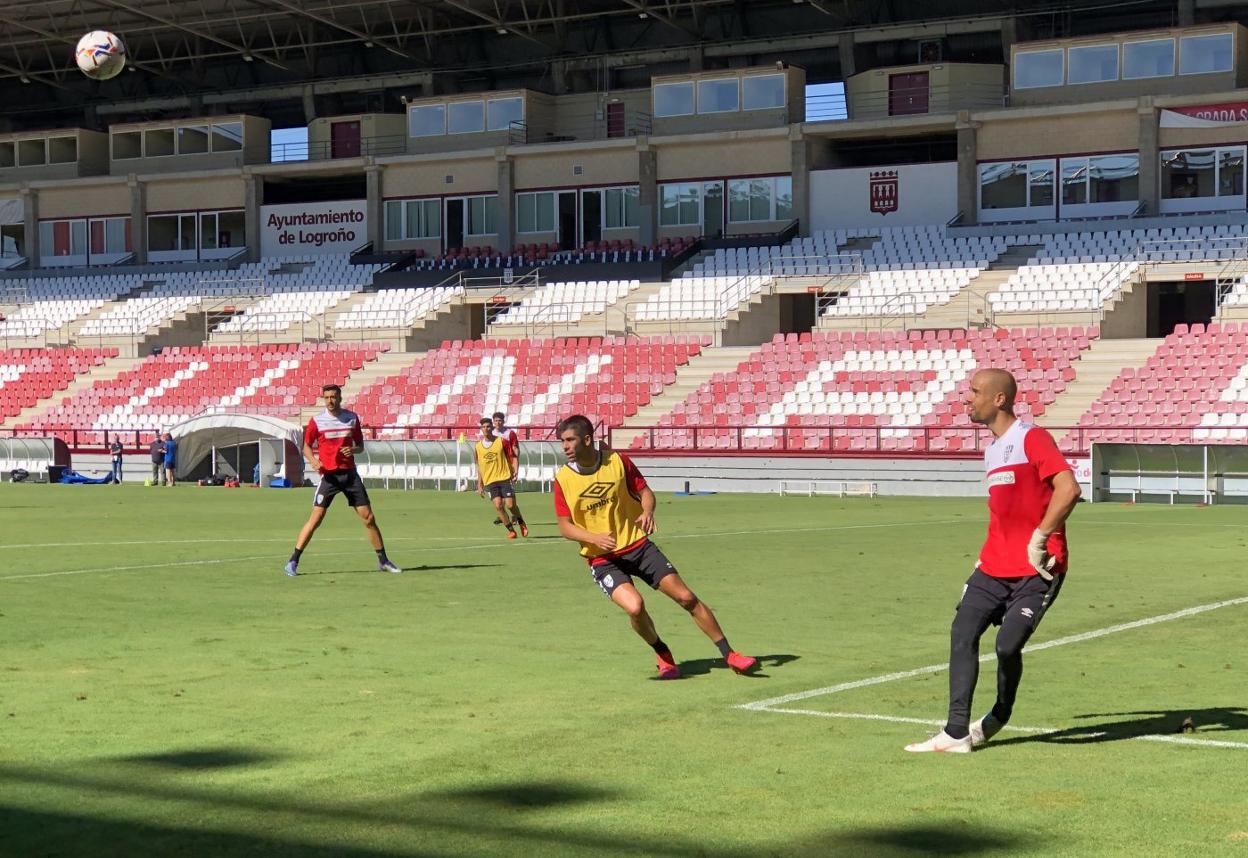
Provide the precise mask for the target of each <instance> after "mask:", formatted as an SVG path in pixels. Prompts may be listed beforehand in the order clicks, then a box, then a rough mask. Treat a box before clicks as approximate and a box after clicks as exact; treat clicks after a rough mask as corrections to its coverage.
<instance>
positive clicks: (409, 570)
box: [299, 563, 501, 578]
mask: <svg viewBox="0 0 1248 858" xmlns="http://www.w3.org/2000/svg"><path fill="white" fill-rule="evenodd" d="M499 565H501V564H499V563H446V564H441V565H437V566H405V567H403V573H402V574H403V575H408V574H415V573H417V572H445V571H448V570H453V569H489V568H491V567H494V566H499ZM305 575H384V576H386V577H387V578H389V577H390V573H387V572H381V571H378V570H377V569H338V570H333V569H326V570H324V571H323V572H300V573H299V577H300V578H302V577H304V576H305ZM394 577H395V578H401V577H402V575H394Z"/></svg>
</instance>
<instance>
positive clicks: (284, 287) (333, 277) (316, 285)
mask: <svg viewBox="0 0 1248 858" xmlns="http://www.w3.org/2000/svg"><path fill="white" fill-rule="evenodd" d="M384 267H385V266H384V265H382V264H379V263H373V264H361V265H353V264H351V262H350V258H349V257H347V256H324V257H319V258H318V257H312V258H310V259H308V258H305V259H299V258H282V257H278V258H273V259H262V260H261V261H260V262H258V263H246V264H244V265H242V266H240V267H239V270H238V278H239V281H240V282H247V281H249V280H251V279H252V278H255V279H256V280H258V281H259V282H262V283H263V284H264V287H265V289H267V290H268V291H269V293H270V294H268V295H267V296H266V297H264V298H262V299H260V300H259V301H257V302H256V303H254V304H252V305H251V306H250V307H247V308H246V309H244V310H243V312H242V313H240V314H238V315H236V316H234V317H233V318H230V319H227V320H226V321H224V322H222V323H221V324H220V325H218V326H217V327H216V331H217V332H218V333H229V332H233V331H284V330H286V329H287V328H289V327H291V326H292V325H296V324H299V323H301V322H306V321H311V320H313V319H315V317H317V316H320V315H321V314H322V313H324V312H325V311H327V310H329V309H330V308H331V307H333V306H334V305H335V304H337V303H338V302H340V301H342V300H344V299H346V298H347V297H349V296H350V295H351V294H352V293H354V292H357V291H359V290H360V289H362V288H364V287H365V286H367V285H368V284H369V283H370V282H371V281H372V277H373V274H374V273H375V272H377V271H379V270H380V269H382V268H384Z"/></svg>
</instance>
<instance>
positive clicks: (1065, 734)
mask: <svg viewBox="0 0 1248 858" xmlns="http://www.w3.org/2000/svg"><path fill="white" fill-rule="evenodd" d="M1075 718H1076V719H1077V720H1084V719H1087V720H1088V721H1092V719H1103V718H1116V719H1118V720H1115V721H1101V722H1096V723H1087V724H1080V725H1078V726H1075V727H1067V728H1066V729H1065V730H1057V731H1055V732H1052V733H1036V734H1034V735H1031V736H1012V737H1010V738H1008V739H1001V738H1000V737H998V738H997V739H994V740H993V741H992V742H990V743H989V744H988V745H987V746H985V747H986V748H993V747H1002V746H1005V745H1019V744H1023V743H1025V742H1050V743H1057V744H1062V745H1091V744H1096V743H1099V742H1119V741H1122V740H1124V739H1138V738H1140V737H1142V736H1168V735H1178V734H1182V733H1184V729H1183V728H1184V722H1185V721H1187V720H1188V719H1190V722H1191V727H1192V729H1191V731H1190V733H1191V735H1193V737H1195V738H1199V737H1200V736H1201V735H1202V734H1207V733H1226V732H1230V731H1234V730H1240V731H1245V732H1248V709H1245V708H1244V707H1242V706H1214V707H1208V708H1205V709H1175V710H1143V711H1136V712H1093V713H1089V714H1087V715H1076V716H1075Z"/></svg>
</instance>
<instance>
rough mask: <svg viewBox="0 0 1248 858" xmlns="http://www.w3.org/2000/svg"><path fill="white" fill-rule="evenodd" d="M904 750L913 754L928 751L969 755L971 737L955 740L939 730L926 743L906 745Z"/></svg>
mask: <svg viewBox="0 0 1248 858" xmlns="http://www.w3.org/2000/svg"><path fill="white" fill-rule="evenodd" d="M906 750H907V751H910V752H911V753H913V754H923V753H927V752H929V751H936V752H941V753H946V754H969V753H970V752H971V737H970V736H967V737H966V738H965V739H955V738H953V737H952V736H950V735H949V734H948V733H946V732H945V731H944V730H941V731H940V732H939V733H937V734H936V735H935V736H933V737H932V738H930V739H928V740H927V741H926V742H915V743H914V744H911V745H906Z"/></svg>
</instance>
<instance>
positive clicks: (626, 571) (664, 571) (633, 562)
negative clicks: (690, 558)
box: [589, 539, 676, 597]
mask: <svg viewBox="0 0 1248 858" xmlns="http://www.w3.org/2000/svg"><path fill="white" fill-rule="evenodd" d="M589 574H590V575H592V576H593V578H594V582H595V583H596V584H597V585H598V586H599V587H600V588H601V589H602V592H603V593H605V594H606V595H607V596H608V597H610V595H611V594H612V593H614V592H615V588H616V587H618V586H620V585H621V584H632V583H633V579H634V578H640V579H641V580H643V581H645V582H646V583H647V584H649V585H650V588H651V589H653V590H657V589H659V582H660V581H662V580H663V579H664V578H666V577H667V576H668V575H675V574H676V568H675V567H674V566H672V564H671V561H670V560H668V559H667V558H666V557H665V556H663V552H662V551H660V550H659V546H657V545H655V544H654V543H653V542H651V541H650V540H649V539H647V540H646V541H645V542H643V543H642V544H641V545H638V546H637V547H636V548H634V549H632V550H631V551H626V552H624V553H623V554H617V555H616V556H614V557H611V558H609V559H607V560H602V561H599V562H598V563H595V564H593V565H591V566H590V567H589Z"/></svg>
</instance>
